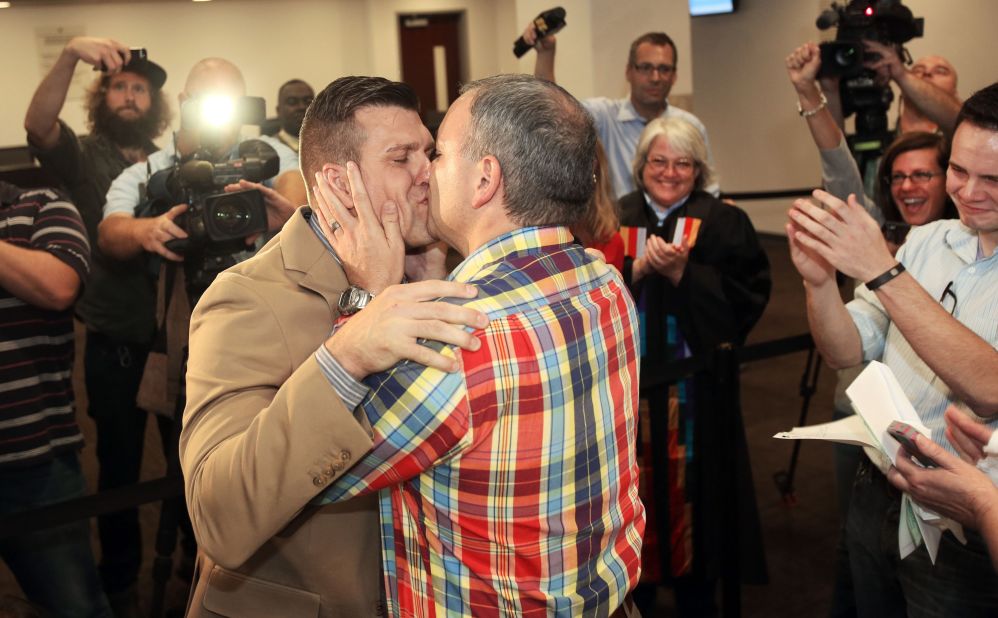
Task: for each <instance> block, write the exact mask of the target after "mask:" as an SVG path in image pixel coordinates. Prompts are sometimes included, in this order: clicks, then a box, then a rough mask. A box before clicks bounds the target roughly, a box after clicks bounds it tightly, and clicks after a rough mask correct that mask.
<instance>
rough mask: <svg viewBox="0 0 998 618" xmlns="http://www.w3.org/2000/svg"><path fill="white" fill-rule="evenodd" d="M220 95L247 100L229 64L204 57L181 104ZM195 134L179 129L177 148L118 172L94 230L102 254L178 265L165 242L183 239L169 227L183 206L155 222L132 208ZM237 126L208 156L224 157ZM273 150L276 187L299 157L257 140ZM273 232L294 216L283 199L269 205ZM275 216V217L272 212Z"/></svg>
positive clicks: (294, 170)
mask: <svg viewBox="0 0 998 618" xmlns="http://www.w3.org/2000/svg"><path fill="white" fill-rule="evenodd" d="M212 95H219V96H225V97H230V98H232V99H236V98H239V97H243V96H245V95H246V82H245V81H244V80H243V75H242V72H241V71H240V70H239V68H238V67H236V66H235V65H234V64H232V63H231V62H229V61H228V60H224V59H222V58H206V59H204V60H201V61H199V62H198V63H197V64H195V65H194V67H193V68H192V69H191V72H190V74H188V76H187V82H186V84H185V86H184V91H183V92H182V93H180V96H179V99H180V104H181V105H183V104H184V102H185V101H187V100H190V99H194V98H196V97H205V96H212ZM206 130H207V129H202V130H201V131H200V132H198V131H191V130H185V129H183V128H182V129H181V130H180V131H178V132H177V134H176V147H175V148H174V147H173V146H168V147H167V148H164V149H163V150H161V151H159V152H157V153H155V154H154V155H153V156H151V157H150V158H149V161H148V165H145V164H139V165H133V166H132V167H130V168H128V169H126V170H125V171H124V172H122V173H121V175H120V176H118V178H116V179H115V181H114V182H113V183H112V184H111V188H110V189H108V192H107V203H106V204H105V206H104V220H103V221H101V224H100V226H99V228H98V244H99V246H100V248H101V250H102V251H104V252H105V253H107V254H108V255H109V256H111V257H114V258H116V259H119V260H127V259H130V258H133V257H135V256H137V255H139V254H141V252H142V251H146V252H148V253H155V254H158V255H161V256H163V257H164V258H166V259H168V260H173V261H176V262H180V261H183V257H182V256H181V255H178V254H177V253H175V252H173V251H171V250H170V249H168V248H167V247H166V243H167V242H168V241H170V240H174V239H178V238H187V232H186V231H184V230H183V229H181V227H180V226H179V225H177V224H176V223H175V222H174V219H176V218H177V216H178V215H180V214H181V213H182V212H184V211H185V210H187V205H186V204H177V205H176V206H174V207H173V208H171V209H170V210H169V211H168V212H166V213H164V214H162V215H160V216H158V217H136V216H135V214H136V212H135V211H136V208H138V206H139V205H140V203H141V202H142V200H143V194H142V190H141V187H142V185H143V184H144V183H145V182H146V181H147V180H148V178H149V176H151V175H152V174H154V173H156V172H158V171H161V170H164V169H167V168H169V167H171V166H172V165H174V164H175V163H176V161H177V160H178V158H183V157H184V156H186V155H188V154H191V153H192V152H194V151H195V150H196V149H197V148H198V147H199V146H200V145H201V141H202V139H203V138H204V137H205V134H204V133H205V131H206ZM239 130H240V126H239V125H238V124H234V125H231V126H229V127H226V128H223V129H219V130H218V132H217V134H215V135H212V138H213V139H214V140H215V142H214V148H213V153H212V154H213V155H215V156H217V157H226V156H228V155H229V154H230V153H231V152H232V150H233V148H234V147H235V146H236V145H237V144H238V142H239ZM257 139H260V140H262V141H264V142H266V143H267V144H269V145H270V146H271V147H273V148H274V150H276V151H277V152H278V154H279V155H280V171H279V172H278V174H279V177H278V180H276V181H275V182H280V179H281V178H282V177H285V174H287V177H288V178H293V177H295V176H297V175H298V156H297V155H296V154H295V153H294V152H293V151H292V150H291V149H290V148H288V147H287V146H285V145H284V144H282V143H281V142H280V141H279V140H276V139H274V138H272V137H269V136H266V135H264V136H260V137H259V138H257ZM267 204H268V208H269V210H270V212H268V214H269V215H270V214H273V215H274V217H273V218H272V220H271V223H272V231H273V230H277V229H280V226H281V225H283V223H284V221H287V219H288V217H290V216H291V213H292V212H293V209H292V208H289V207H288V206H290V204H288V202H285V201H282V200H268V202H267ZM275 211H276V212H275Z"/></svg>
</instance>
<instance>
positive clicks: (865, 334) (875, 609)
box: [787, 84, 998, 616]
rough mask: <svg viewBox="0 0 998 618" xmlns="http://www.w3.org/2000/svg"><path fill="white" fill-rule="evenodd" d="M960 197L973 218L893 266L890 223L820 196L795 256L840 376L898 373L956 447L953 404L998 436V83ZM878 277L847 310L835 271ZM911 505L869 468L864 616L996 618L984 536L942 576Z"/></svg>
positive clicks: (855, 535) (959, 168)
mask: <svg viewBox="0 0 998 618" xmlns="http://www.w3.org/2000/svg"><path fill="white" fill-rule="evenodd" d="M946 190H947V192H948V193H949V195H950V197H951V198H952V199H953V202H954V203H955V204H956V206H957V209H958V211H959V213H960V219H959V221H956V220H943V221H936V222H934V223H930V224H927V225H924V226H921V227H918V228H915V229H913V230H912V232H911V235H910V236H909V237H908V240H907V242H906V244H905V245H903V246H902V247H901V249H900V251H899V252H898V254H897V258H896V260H895V258H893V257H891V255H890V252H889V251H888V250H887V246H886V243H885V242H884V240H883V236H882V235H881V234H880V229H879V226H878V225H877V224H876V223H875V222H874V221H873V219H871V218H870V217H869V215H867V214H866V213H865V211H863V209H862V207H861V206H860V205H859V204H858V203H857V202H856V200H855V198H854V197H851V198H850V199H849V201H848V203H846V202H842V201H841V200H838V199H836V198H834V197H832V196H831V195H829V194H827V193H825V192H823V191H815V194H814V197H815V198H816V199H817V201H818V202H819V203H820V206H819V205H815V204H814V203H812V202H810V201H807V200H798V201H796V202H795V203H794V206H793V208H792V209H791V211H790V222H789V223H788V224H787V235H788V238H789V240H790V252H791V257H792V258H793V261H794V264H795V266H796V267H797V270H798V271H799V272H800V274H801V276H802V277H803V279H804V286H805V289H806V293H807V313H808V321H809V323H810V325H811V332H812V334H813V335H814V338H815V341H816V343H817V345H818V348H819V350H820V351H821V353H822V355H823V356H824V357H825V359H826V360H827V361H828V363H829V365H831V366H832V367H846V366H851V365H854V364H856V363H858V362H860V361H861V360H862V361H870V360H879V361H881V362H883V363H884V364H885V365H886V366H887V367H888V368H890V370H891V371H892V372H893V374H894V375H895V376H896V377H897V380H898V383H899V384H900V387H901V389H902V390H903V392H904V394H905V396H906V397H907V398H908V399H909V400H910V401H911V403H912V404H913V406H914V409H915V411H916V412H917V413H918V415H919V417H920V420H921V421H922V423H923V424H924V426H925V427H926V428H927V429H928V430H929V431H930V432H931V436H932V438H933V440H935V441H936V442H937V443H939V444H940V445H942V446H943V447H944V448H946V449H947V450H950V451H953V450H954V448H953V445H952V444H951V443H950V442H949V439H948V436H947V433H946V425H945V422H944V417H943V413H944V411H945V410H946V408H947V406H948V405H950V404H951V403H958V404H962V405H961V408H962V409H963V410H964V413H967V414H971V415H973V416H974V418H975V420H977V421H980V422H986V423H987V424H988V425H989V426H990V427H991V428H992V429H993V428H995V427H996V426H998V422H996V418H995V415H996V414H998V381H996V380H995V379H994V376H995V375H998V351H996V350H995V346H996V344H998V329H996V326H995V325H996V324H998V294H996V293H995V291H996V290H998V256H996V253H995V247H996V245H998V84H995V85H992V86H989V87H988V88H986V89H984V90H982V91H980V92H978V93H977V94H975V95H974V96H972V97H971V98H970V99H968V100H967V102H966V103H965V104H964V106H963V109H962V110H961V112H960V116H959V118H958V120H957V128H956V132H955V134H954V138H953V147H952V155H951V158H950V165H949V169H948V170H947V176H946ZM836 269H837V270H840V271H842V272H843V273H844V274H846V275H848V276H850V277H854V278H856V279H858V280H860V281H865V282H866V284H865V285H861V286H860V287H859V288H858V289H857V290H856V298H855V300H853V301H852V302H850V303H849V304H848V305H845V304H843V302H842V300H841V298H840V296H839V292H838V287H837V285H836V282H835V270H836ZM900 505H901V495H900V493H899V492H898V491H896V490H895V489H894V488H893V487H891V485H890V484H889V483H888V482H887V480H886V478H885V477H884V475H883V474H882V471H881V470H878V469H876V468H875V467H874V466H872V465H871V464H870V462H868V461H866V462H864V464H863V465H861V467H860V471H859V474H858V476H857V479H856V483H855V485H854V487H853V500H852V502H851V509H850V513H849V517H848V521H847V524H846V529H847V536H848V545H849V556H850V564H851V567H852V571H853V581H854V582H855V587H856V602H857V606H858V608H859V613H860V615H878V616H895V615H897V616H906V615H923V614H924V615H960V616H976V615H982V616H983V615H989V614H993V613H994V611H995V608H998V576H996V574H995V572H994V570H993V569H992V568H991V564H990V561H989V559H988V555H987V551H986V548H985V546H984V543H983V541H982V540H981V538H980V536H979V535H977V534H976V533H974V532H973V531H968V534H967V536H968V541H969V542H968V543H967V545H966V546H963V545H961V544H960V543H958V542H957V541H955V540H954V538H953V537H952V536H950V535H944V536H943V539H942V542H941V544H940V547H939V555H938V559H937V561H936V564H935V566H934V567H933V566H932V565H931V563H930V560H929V556H928V554H927V552H926V551H925V549H922V548H920V549H918V550H917V551H915V552H913V553H912V554H911V555H910V556H908V557H907V558H905V559H904V560H900V554H899V552H898V549H897V548H898V516H899V513H900Z"/></svg>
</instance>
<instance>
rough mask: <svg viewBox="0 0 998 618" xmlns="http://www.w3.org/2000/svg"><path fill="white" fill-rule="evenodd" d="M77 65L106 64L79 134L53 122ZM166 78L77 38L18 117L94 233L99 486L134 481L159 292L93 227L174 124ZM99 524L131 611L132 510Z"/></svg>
mask: <svg viewBox="0 0 998 618" xmlns="http://www.w3.org/2000/svg"><path fill="white" fill-rule="evenodd" d="M81 61H82V62H85V63H87V64H90V65H93V66H94V67H96V68H100V69H102V70H103V72H102V73H101V74H100V76H99V77H97V79H95V80H94V83H93V85H92V86H91V88H90V90H89V92H88V94H87V98H86V107H87V116H88V119H89V127H90V131H91V132H90V135H88V136H86V137H83V138H79V137H77V135H76V133H75V132H74V131H73V130H72V129H71V128H70V127H69V125H67V124H66V123H65V122H64V121H62V120H60V119H59V113H60V111H61V110H62V107H63V104H64V103H65V101H66V94H67V92H68V90H69V85H70V82H71V80H72V77H73V71H74V70H75V68H76V66H77V64H78V63H79V62H81ZM165 82H166V71H164V70H163V69H162V68H161V67H160V66H159V65H157V64H156V63H154V62H150V61H148V60H147V59H144V58H137V57H134V56H133V55H132V53H131V52H130V51H129V48H128V47H126V46H125V45H124V44H122V43H119V42H118V41H114V40H112V39H101V38H92V37H77V38H74V39H72V40H71V41H69V43H67V44H66V47H65V48H64V49H63V51H62V54H61V55H60V56H59V58H58V59H57V60H56V62H55V64H54V65H53V67H52V69H51V70H50V71H49V73H48V75H46V76H45V78H44V79H43V80H42V82H41V84H39V86H38V89H37V90H36V91H35V94H34V97H33V98H32V101H31V105H30V107H29V108H28V112H27V114H26V115H25V119H24V127H25V129H26V130H27V132H28V143H29V145H30V147H31V150H32V152H33V154H34V155H35V157H37V158H38V161H39V162H40V163H41V165H42V167H43V168H45V169H46V170H48V171H49V172H51V173H52V174H53V175H54V176H55V177H57V178H58V179H59V180H60V182H61V183H62V184H63V186H64V187H65V188H66V190H67V191H68V192H69V194H70V195H71V197H72V201H73V203H74V204H76V206H77V208H78V209H79V211H80V215H81V217H82V219H83V223H84V226H85V227H86V231H87V234H88V235H89V236H90V247H91V251H92V254H93V256H92V270H91V273H90V278H89V280H88V281H87V285H86V287H85V291H84V294H83V296H82V297H81V298H80V300H79V301H78V302H77V303H76V315H77V317H79V318H80V319H81V320H82V321H83V322H84V324H85V325H86V328H87V337H86V351H85V354H84V371H85V374H86V389H87V400H88V402H89V403H88V408H87V412H88V414H89V415H90V416H91V417H92V418H93V419H94V421H95V423H96V426H97V459H98V462H99V463H100V472H99V477H98V488H99V490H101V491H103V490H106V489H111V488H114V487H121V486H124V485H129V484H131V483H135V482H136V481H138V475H139V468H140V466H141V463H142V446H143V442H144V440H145V425H146V414H145V412H144V411H142V410H140V409H138V407H137V405H136V403H135V394H136V392H137V390H138V386H139V381H140V380H141V378H142V370H143V367H144V365H145V358H146V355H147V354H148V351H149V346H150V345H151V343H152V336H153V320H152V318H151V317H150V318H148V319H147V320H143V313H142V311H140V310H139V309H140V308H141V307H143V306H148V307H153V306H154V305H153V303H154V302H155V288H154V286H153V285H152V284H151V283H150V282H149V277H148V275H147V274H146V270H145V262H144V260H127V261H119V260H115V259H112V258H110V257H108V256H107V255H105V254H103V253H102V252H101V251H99V250H98V248H97V226H98V224H99V223H100V221H101V217H102V212H103V207H104V196H105V194H106V193H107V190H108V188H109V187H110V186H111V182H112V181H113V180H114V179H115V178H116V177H117V176H118V175H119V174H120V173H121V172H122V171H123V170H124V169H126V168H127V167H129V166H130V165H132V164H134V163H141V162H144V161H146V159H147V157H148V156H149V155H151V154H153V153H154V152H155V151H156V150H157V148H156V146H155V144H153V142H152V140H153V138H155V137H157V136H159V135H160V134H161V133H162V132H163V131H164V130H165V129H166V128H167V127H168V126H169V124H170V109H169V105H168V104H167V102H166V97H165V96H164V94H163V92H162V88H163V84H164V83H165ZM150 311H151V309H150ZM98 529H99V531H100V540H101V563H100V572H101V579H102V581H103V585H104V589H105V590H106V592H107V593H108V598H109V600H110V601H111V604H112V606H113V608H114V610H115V613H116V614H117V615H119V616H129V615H137V605H136V595H135V582H136V579H137V577H138V571H139V565H140V562H141V553H140V552H141V549H140V548H141V535H140V530H139V519H138V510H137V509H134V508H133V509H127V510H124V511H120V512H117V513H110V514H107V515H103V516H101V517H99V518H98Z"/></svg>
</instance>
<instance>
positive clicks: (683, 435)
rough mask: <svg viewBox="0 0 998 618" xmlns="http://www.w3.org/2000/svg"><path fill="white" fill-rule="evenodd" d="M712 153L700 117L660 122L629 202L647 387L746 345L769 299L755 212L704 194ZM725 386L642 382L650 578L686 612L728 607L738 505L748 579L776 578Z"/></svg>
mask: <svg viewBox="0 0 998 618" xmlns="http://www.w3.org/2000/svg"><path fill="white" fill-rule="evenodd" d="M706 152H707V148H706V144H705V143H704V140H703V137H702V135H701V134H700V132H699V131H698V130H697V129H696V127H694V126H693V125H691V124H689V123H688V122H686V121H684V120H681V119H678V118H659V119H656V120H653V121H651V122H650V123H649V124H648V126H647V127H646V128H645V130H644V132H643V133H642V135H641V139H640V140H639V143H638V150H637V153H636V154H635V159H634V178H635V181H636V183H637V185H638V190H637V191H635V192H633V193H630V194H628V195H626V196H624V197H623V198H621V201H620V206H621V225H622V226H625V230H624V234H625V236H626V237H629V238H640V237H641V234H640V231H641V230H643V231H644V235H645V240H644V241H643V243H642V242H641V241H640V240H639V241H638V243H637V245H638V246H639V247H640V248H639V249H637V250H632V251H631V253H633V254H634V257H633V258H631V259H628V260H626V261H625V264H624V273H623V274H624V279H625V281H626V282H627V284H628V286H629V287H630V290H631V292H632V293H633V294H634V297H635V299H636V301H637V304H638V312H639V316H640V322H641V328H642V333H641V335H642V337H641V342H642V376H641V377H642V382H643V383H651V382H653V376H651V375H648V373H647V372H646V371H645V369H649V370H650V369H651V368H653V367H655V366H661V364H662V363H666V362H668V361H675V360H680V359H683V358H687V357H689V356H701V355H710V354H712V353H713V352H714V350H715V349H716V348H717V347H718V346H719V345H720V344H722V343H732V344H734V345H736V346H739V345H741V344H743V343H744V341H745V337H746V336H747V335H748V332H749V330H751V328H752V327H753V326H754V325H755V323H756V322H757V321H758V320H759V318H760V316H761V315H762V312H763V310H764V309H765V307H766V302H767V301H768V300H769V293H770V288H771V282H770V277H769V261H768V259H767V258H766V254H765V252H764V251H763V250H762V248H761V247H760V245H759V241H758V238H757V237H756V233H755V229H754V228H753V227H752V223H751V221H750V220H749V218H748V216H747V215H746V214H745V212H744V211H742V210H741V209H739V208H737V207H736V206H731V205H728V204H725V203H723V202H721V201H720V200H718V199H717V198H715V197H713V196H712V195H710V194H708V193H705V192H704V191H703V187H704V186H707V185H708V184H710V183H711V182H712V180H713V172H712V170H711V168H710V165H709V164H708V163H707V156H706ZM626 228H637V230H638V232H639V233H637V234H635V233H634V230H633V229H631V230H628V229H626ZM677 229H678V232H677ZM641 248H643V250H641ZM716 390H717V389H716V388H714V387H713V383H712V380H711V379H710V377H708V376H706V375H704V374H702V373H700V374H696V375H693V376H689V377H687V378H684V379H680V380H679V381H678V382H673V383H669V384H660V385H656V386H654V387H651V388H648V387H646V386H645V385H644V384H643V386H642V400H643V401H642V404H643V405H642V419H641V425H640V429H641V442H642V444H641V447H640V448H639V452H640V453H641V457H642V460H643V461H642V469H643V473H645V475H644V478H643V480H642V486H643V489H644V494H643V499H644V502H645V505H646V507H647V509H648V529H647V531H646V534H645V545H646V549H645V551H644V552H643V560H642V562H643V568H644V571H645V574H646V575H647V577H646V578H645V577H643V579H644V580H645V581H647V582H649V583H669V584H671V585H672V586H673V588H674V590H675V593H676V606H677V609H679V611H680V615H697V616H702V615H712V614H714V613H716V607H715V604H714V595H715V589H716V582H717V579H718V577H719V575H720V569H721V558H722V553H729V552H731V551H732V549H731V548H727V547H722V543H721V540H722V538H723V535H722V530H721V526H722V525H723V522H724V517H723V513H724V510H725V509H729V508H732V506H733V505H737V509H738V510H737V513H738V531H739V532H738V538H739V548H738V549H739V551H738V554H739V556H740V562H739V572H740V574H741V580H742V581H743V582H745V583H765V581H766V566H765V559H764V556H763V551H762V539H761V533H760V528H759V519H758V511H757V509H756V506H755V493H754V490H753V487H752V476H751V471H750V467H749V464H748V452H747V448H746V443H745V434H744V430H743V427H742V421H741V415H740V412H737V411H735V414H733V415H732V413H731V411H728V410H722V409H718V407H717V406H716V405H714V400H715V399H716V398H717V396H718V393H717V392H716ZM732 416H733V417H734V418H732ZM722 422H724V423H734V424H735V425H736V427H734V428H733V429H734V431H735V433H736V436H737V444H738V446H737V448H736V449H735V450H736V452H735V453H734V456H733V457H730V460H733V461H735V462H736V463H735V469H734V470H732V469H721V467H720V466H719V465H718V462H719V460H720V458H721V456H722V453H721V452H720V450H721V448H720V446H719V442H718V439H719V436H720V435H721V434H722V433H723V431H724V429H730V427H729V428H722V427H720V425H719V424H720V423H722ZM724 475H735V485H736V486H737V487H738V491H737V492H736V494H737V495H736V496H727V495H724V494H723V492H722V488H723V487H724V486H725V482H724V481H723V480H722V479H723V478H724ZM729 485H730V484H729ZM729 555H730V554H729ZM646 589H647V588H646ZM639 597H640V595H636V599H638V598H639Z"/></svg>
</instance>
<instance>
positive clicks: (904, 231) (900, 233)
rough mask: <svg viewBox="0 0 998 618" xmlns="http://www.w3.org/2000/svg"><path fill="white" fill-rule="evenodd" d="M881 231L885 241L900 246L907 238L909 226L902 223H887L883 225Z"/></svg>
mask: <svg viewBox="0 0 998 618" xmlns="http://www.w3.org/2000/svg"><path fill="white" fill-rule="evenodd" d="M881 229H882V230H883V232H884V239H885V240H887V241H888V242H892V243H894V244H895V245H901V244H904V239H905V238H908V232H909V231H911V226H910V225H908V224H907V223H905V222H904V221H888V222H886V223H884V227H883V228H881Z"/></svg>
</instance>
